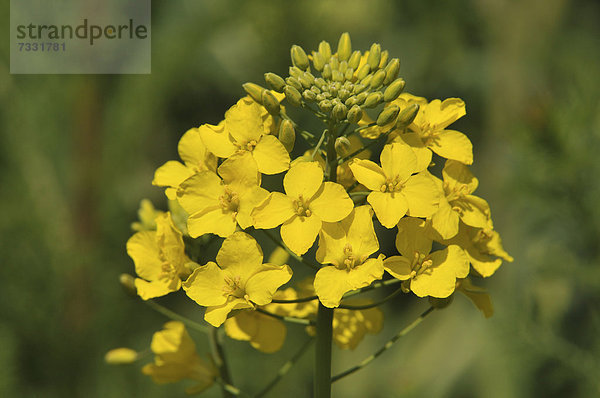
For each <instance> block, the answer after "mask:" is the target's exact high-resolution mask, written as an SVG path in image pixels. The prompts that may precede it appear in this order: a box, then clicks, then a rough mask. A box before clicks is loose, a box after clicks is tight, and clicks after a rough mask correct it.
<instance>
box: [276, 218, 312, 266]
mask: <svg viewBox="0 0 600 398" xmlns="http://www.w3.org/2000/svg"><path fill="white" fill-rule="evenodd" d="M320 229H321V219H320V218H319V217H317V216H315V215H314V214H313V215H311V216H310V217H301V216H293V217H292V218H291V219H289V220H288V221H286V222H285V223H283V225H282V226H281V239H283V242H284V243H285V244H286V245H287V247H288V248H289V249H290V250H291V251H293V252H294V253H296V254H297V255H299V256H301V255H303V254H304V253H306V251H307V250H308V249H310V247H311V246H312V245H313V243H314V242H315V239H316V238H317V234H318V233H319V230H320Z"/></svg>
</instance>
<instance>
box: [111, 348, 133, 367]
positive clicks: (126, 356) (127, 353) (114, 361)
mask: <svg viewBox="0 0 600 398" xmlns="http://www.w3.org/2000/svg"><path fill="white" fill-rule="evenodd" d="M137 358H138V353H137V352H136V351H134V350H132V349H131V348H115V349H114V350H110V351H109V352H107V353H106V355H104V360H105V361H106V363H108V364H109V365H126V364H130V363H133V362H135V361H136V360H137Z"/></svg>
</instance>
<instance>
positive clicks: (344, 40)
mask: <svg viewBox="0 0 600 398" xmlns="http://www.w3.org/2000/svg"><path fill="white" fill-rule="evenodd" d="M351 53H352V42H351V41H350V34H349V33H348V32H344V33H342V35H341V36H340V41H339V42H338V47H337V54H338V58H339V60H340V61H347V60H348V58H350V54H351Z"/></svg>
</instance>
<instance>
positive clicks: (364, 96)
mask: <svg viewBox="0 0 600 398" xmlns="http://www.w3.org/2000/svg"><path fill="white" fill-rule="evenodd" d="M368 95H369V93H367V92H366V91H363V92H362V93H359V94H357V95H356V104H357V105H362V104H363V103H364V102H365V100H366V99H367V96H368Z"/></svg>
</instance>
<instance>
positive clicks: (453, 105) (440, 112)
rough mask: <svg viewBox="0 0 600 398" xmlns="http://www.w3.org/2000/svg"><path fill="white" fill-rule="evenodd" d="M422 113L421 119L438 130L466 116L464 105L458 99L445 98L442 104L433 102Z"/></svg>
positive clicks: (438, 101) (437, 100)
mask: <svg viewBox="0 0 600 398" xmlns="http://www.w3.org/2000/svg"><path fill="white" fill-rule="evenodd" d="M422 112H423V118H425V119H426V120H427V121H428V122H429V124H430V125H431V126H435V128H438V129H445V128H446V127H448V126H449V125H451V124H452V123H454V122H455V121H457V120H458V119H460V118H461V117H463V116H464V115H465V114H466V110H465V103H464V101H463V100H461V99H460V98H447V99H445V100H444V101H443V102H442V101H440V100H439V99H436V100H433V101H431V102H430V103H429V104H428V105H427V106H426V107H424V108H423V109H422Z"/></svg>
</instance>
